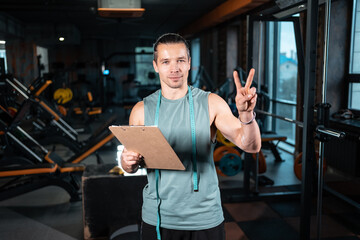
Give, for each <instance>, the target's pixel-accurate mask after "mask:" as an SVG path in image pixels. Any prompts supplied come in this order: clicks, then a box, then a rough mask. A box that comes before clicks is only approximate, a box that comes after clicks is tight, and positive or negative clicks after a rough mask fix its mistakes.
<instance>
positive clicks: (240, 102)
mask: <svg viewBox="0 0 360 240" xmlns="http://www.w3.org/2000/svg"><path fill="white" fill-rule="evenodd" d="M254 74H255V69H253V68H252V69H251V70H250V73H249V76H248V78H247V79H246V84H245V86H244V87H243V86H242V85H241V82H240V78H239V74H238V72H237V71H234V73H233V75H234V82H235V85H236V97H235V103H236V107H237V109H238V112H239V115H242V113H246V112H248V113H249V112H252V111H253V110H254V108H255V105H256V99H257V94H256V88H255V87H252V88H250V86H251V83H252V81H253V78H254ZM246 115H248V114H246ZM244 120H245V119H244Z"/></svg>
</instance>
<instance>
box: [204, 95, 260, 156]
mask: <svg viewBox="0 0 360 240" xmlns="http://www.w3.org/2000/svg"><path fill="white" fill-rule="evenodd" d="M209 111H210V119H212V120H213V122H212V123H213V125H214V126H215V127H216V128H217V129H218V130H219V131H220V132H221V133H222V134H223V135H224V137H226V138H227V139H228V140H230V141H231V142H233V143H234V144H235V145H237V146H238V147H239V148H241V149H242V150H244V151H246V152H249V153H255V152H259V151H260V148H261V136H260V130H259V127H258V125H257V123H256V121H255V120H254V121H253V122H252V123H250V124H247V125H244V124H242V123H240V120H239V119H237V118H236V117H235V116H234V115H233V114H232V112H231V110H230V107H229V105H228V104H227V103H226V102H225V101H224V99H222V98H221V97H219V96H218V95H216V94H213V93H211V94H210V95H209ZM249 114H252V112H249ZM250 119H251V118H250Z"/></svg>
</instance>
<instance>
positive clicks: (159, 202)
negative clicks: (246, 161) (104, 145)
mask: <svg viewBox="0 0 360 240" xmlns="http://www.w3.org/2000/svg"><path fill="white" fill-rule="evenodd" d="M153 66H154V69H155V71H156V72H157V73H158V74H159V78H160V84H161V89H159V90H158V91H156V92H155V93H153V94H151V95H149V96H148V97H146V98H144V100H143V101H141V102H138V103H137V104H136V105H135V106H134V108H133V110H132V112H131V114H130V119H129V124H130V125H157V126H158V127H159V128H160V130H161V132H162V133H163V135H164V136H165V138H166V139H167V141H168V142H169V144H170V145H171V146H172V147H173V149H174V151H175V152H176V154H177V155H178V156H179V158H180V159H181V161H182V163H183V165H184V166H185V171H173V170H157V169H156V170H154V169H148V170H147V177H148V184H147V185H146V186H145V188H144V191H143V201H144V202H143V207H142V220H143V222H142V226H141V234H142V239H144V240H145V239H146V240H153V239H163V240H175V239H189V240H191V239H197V240H224V239H225V231H224V216H223V211H222V206H221V200H220V190H219V186H218V185H219V184H218V178H217V175H216V170H215V165H214V161H213V150H214V146H215V138H216V130H217V129H218V130H219V131H220V132H221V133H222V134H223V135H224V136H225V137H226V138H227V139H229V140H230V141H232V142H233V143H234V144H236V145H237V146H238V147H240V148H241V149H242V150H244V151H246V152H249V153H255V152H258V151H259V150H260V148H261V137H260V131H259V127H258V125H257V123H256V121H255V113H254V111H253V110H254V107H255V105H256V99H257V94H256V89H255V88H250V86H251V83H252V80H253V77H254V72H255V71H254V69H252V70H251V71H250V74H249V76H248V79H247V82H246V85H245V86H244V87H243V86H241V83H240V80H239V77H238V75H237V73H236V72H234V81H235V84H236V89H237V95H236V98H235V102H236V106H237V109H238V112H239V119H237V118H236V117H234V115H233V114H232V112H231V110H230V108H229V106H228V104H227V103H226V102H225V101H224V100H223V99H222V98H221V97H219V96H218V95H216V94H213V93H210V92H205V91H202V90H200V89H198V88H194V87H192V86H188V75H189V70H190V66H191V58H190V50H189V46H188V44H187V42H186V40H185V39H184V38H182V37H181V36H180V35H178V34H174V33H168V34H164V35H162V36H161V37H160V38H159V39H158V40H157V41H156V42H155V44H154V60H153ZM141 159H142V156H141V155H140V154H138V153H135V152H131V151H127V150H126V149H124V152H123V154H122V156H121V164H122V167H123V169H124V170H125V171H127V172H129V173H133V172H136V171H137V169H138V168H139V164H140V162H141Z"/></svg>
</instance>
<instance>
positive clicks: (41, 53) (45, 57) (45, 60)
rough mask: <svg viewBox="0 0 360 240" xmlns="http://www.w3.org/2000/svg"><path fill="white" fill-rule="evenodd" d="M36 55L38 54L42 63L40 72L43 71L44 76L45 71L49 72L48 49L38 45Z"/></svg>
mask: <svg viewBox="0 0 360 240" xmlns="http://www.w3.org/2000/svg"><path fill="white" fill-rule="evenodd" d="M36 55H37V56H38V59H39V61H40V64H41V65H42V66H43V68H42V69H41V70H40V72H41V73H40V75H41V76H42V75H43V73H48V72H49V57H48V49H47V48H43V47H40V46H36ZM39 56H41V57H40V58H39ZM39 77H40V76H39Z"/></svg>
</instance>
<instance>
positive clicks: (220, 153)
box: [213, 146, 242, 176]
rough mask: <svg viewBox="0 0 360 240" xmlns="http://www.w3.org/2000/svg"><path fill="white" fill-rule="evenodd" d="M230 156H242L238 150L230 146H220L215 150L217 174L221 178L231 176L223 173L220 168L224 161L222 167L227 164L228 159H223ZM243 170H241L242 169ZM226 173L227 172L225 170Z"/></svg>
mask: <svg viewBox="0 0 360 240" xmlns="http://www.w3.org/2000/svg"><path fill="white" fill-rule="evenodd" d="M228 154H233V155H234V154H235V155H237V156H238V157H239V158H240V157H241V154H240V152H239V151H238V150H236V149H235V148H233V147H229V146H220V147H217V148H216V149H215V150H214V153H213V156H214V162H215V167H216V172H217V174H219V175H221V176H229V175H227V174H226V173H225V172H223V171H222V170H221V168H220V162H221V161H223V163H222V166H225V165H226V164H225V162H226V161H227V160H226V158H224V159H223V157H225V156H226V155H228ZM241 165H242V163H241ZM240 170H241V168H240ZM225 171H226V170H225Z"/></svg>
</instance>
